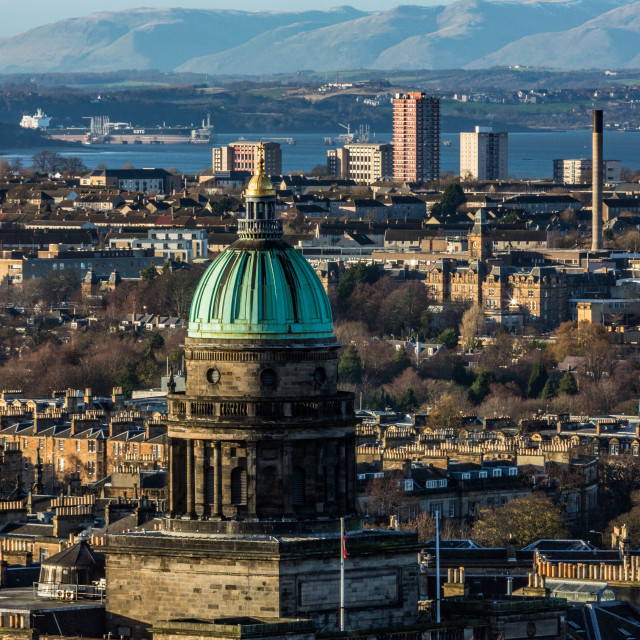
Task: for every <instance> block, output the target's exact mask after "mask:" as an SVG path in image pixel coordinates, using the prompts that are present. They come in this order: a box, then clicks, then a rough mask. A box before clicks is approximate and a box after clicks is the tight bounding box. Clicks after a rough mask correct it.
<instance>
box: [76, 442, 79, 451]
mask: <svg viewBox="0 0 640 640" xmlns="http://www.w3.org/2000/svg"><path fill="white" fill-rule="evenodd" d="M76 451H80V440H76Z"/></svg>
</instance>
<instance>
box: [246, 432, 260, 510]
mask: <svg viewBox="0 0 640 640" xmlns="http://www.w3.org/2000/svg"><path fill="white" fill-rule="evenodd" d="M256 467H257V463H256V443H255V442H247V515H248V516H249V517H250V518H255V517H257V504H256V496H257V488H256V483H257V480H258V478H257V475H258V474H257V469H256Z"/></svg>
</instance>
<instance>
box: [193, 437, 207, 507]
mask: <svg viewBox="0 0 640 640" xmlns="http://www.w3.org/2000/svg"><path fill="white" fill-rule="evenodd" d="M194 445H195V453H194V457H195V512H196V516H198V518H202V517H203V516H204V504H205V500H206V496H205V484H204V440H196V441H195V443H194Z"/></svg>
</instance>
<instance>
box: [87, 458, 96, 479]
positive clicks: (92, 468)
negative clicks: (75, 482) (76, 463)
mask: <svg viewBox="0 0 640 640" xmlns="http://www.w3.org/2000/svg"><path fill="white" fill-rule="evenodd" d="M86 468H87V475H90V476H95V475H96V463H95V462H94V461H93V460H90V461H89V462H87V464H86Z"/></svg>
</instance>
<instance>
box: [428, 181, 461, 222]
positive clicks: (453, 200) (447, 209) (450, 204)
mask: <svg viewBox="0 0 640 640" xmlns="http://www.w3.org/2000/svg"><path fill="white" fill-rule="evenodd" d="M466 201H467V198H466V196H465V195H464V191H463V189H462V187H461V186H460V183H459V182H452V183H450V184H448V185H447V186H446V187H445V189H444V192H443V193H442V198H440V202H436V203H435V204H434V205H432V207H431V213H432V214H433V215H434V216H438V215H444V216H452V215H454V214H455V212H456V211H457V210H458V207H459V206H460V205H462V204H464V203H465V202H466Z"/></svg>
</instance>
